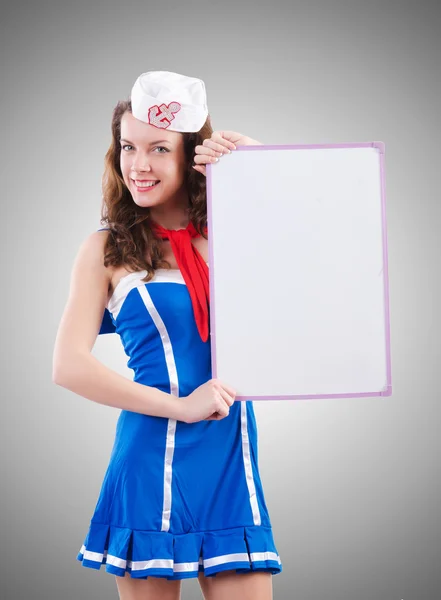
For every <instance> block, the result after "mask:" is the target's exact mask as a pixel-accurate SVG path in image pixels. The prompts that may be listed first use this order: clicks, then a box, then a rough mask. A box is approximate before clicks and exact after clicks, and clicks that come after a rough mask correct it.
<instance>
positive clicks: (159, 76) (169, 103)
mask: <svg viewBox="0 0 441 600" xmlns="http://www.w3.org/2000/svg"><path fill="white" fill-rule="evenodd" d="M130 99H131V103H132V114H133V116H134V117H135V118H136V119H139V120H140V121H144V122H145V123H148V124H149V125H154V126H155V127H158V128H159V129H169V130H170V131H180V132H192V131H199V130H200V129H201V127H202V126H203V125H204V123H205V120H206V118H207V115H208V108H207V95H206V92H205V84H204V82H203V81H202V79H197V78H196V77H187V76H186V75H180V74H179V73H172V72H170V71H148V72H147V73H142V75H140V76H139V77H138V79H137V80H136V81H135V84H134V86H133V88H132V93H131V97H130Z"/></svg>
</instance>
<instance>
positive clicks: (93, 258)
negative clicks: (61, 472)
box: [54, 71, 282, 600]
mask: <svg viewBox="0 0 441 600" xmlns="http://www.w3.org/2000/svg"><path fill="white" fill-rule="evenodd" d="M259 143H260V142H257V141H256V140H252V139H251V138H248V137H246V136H242V135H241V134H239V133H236V132H232V131H227V132H213V130H212V128H211V124H210V118H209V115H208V111H207V108H206V98H205V87H204V84H203V82H202V81H201V80H198V79H195V78H190V77H186V76H184V75H179V74H176V73H170V72H165V71H159V72H158V71H156V72H155V71H154V72H149V73H144V74H142V75H141V76H140V77H139V78H138V79H137V81H136V83H135V85H134V86H133V89H132V94H131V98H130V100H127V101H121V102H118V104H117V105H116V107H115V109H114V112H113V118H112V142H111V145H110V148H109V150H108V152H107V155H106V159H105V173H104V177H103V215H102V217H103V218H102V222H105V223H106V225H107V227H106V228H103V229H102V230H98V231H96V232H94V233H92V234H91V235H89V237H88V238H87V239H86V240H85V241H84V242H83V244H82V245H81V248H80V250H79V252H78V255H77V258H76V261H75V264H74V268H73V271H72V279H71V288H70V294H69V299H68V303H67V306H66V309H65V312H64V314H63V317H62V320H61V323H60V327H59V331H58V334H57V340H56V346H55V352H54V381H55V382H56V383H57V384H59V385H62V386H63V387H66V388H68V389H70V390H72V391H74V392H75V393H77V394H79V395H81V396H83V397H85V398H88V399H90V400H93V401H95V402H98V403H101V404H105V405H107V406H113V407H115V408H119V409H121V413H120V416H119V419H118V423H117V427H116V435H115V442H114V446H113V449H112V453H111V457H110V461H109V465H108V468H107V471H106V473H105V476H104V481H103V483H102V487H101V491H100V494H99V497H98V501H97V504H96V507H95V511H94V513H93V516H92V519H91V521H90V526H89V530H88V532H87V535H86V538H85V540H84V544H83V545H82V547H81V549H80V552H79V554H78V556H77V558H78V560H79V561H81V563H82V565H84V566H85V567H90V568H94V569H99V568H100V567H101V565H102V564H105V570H106V571H107V572H109V573H112V574H113V575H115V578H116V584H117V589H118V592H119V595H120V598H121V599H123V600H138V599H139V600H141V599H142V600H153V599H157V598H158V599H159V598H160V599H161V600H177V599H179V598H180V586H181V583H182V579H184V578H190V577H197V578H198V580H199V583H200V586H201V590H202V593H203V595H204V597H205V599H206V600H224V599H225V600H239V599H240V600H245V599H247V598H249V599H252V600H270V599H271V598H272V575H274V574H277V573H280V572H281V571H282V564H281V560H280V557H279V555H278V552H277V549H276V547H275V544H274V540H273V535H272V527H271V522H270V518H269V515H268V510H267V507H266V504H265V498H264V494H263V490H262V483H261V479H260V476H259V468H258V454H257V450H258V448H257V429H256V421H255V416H254V411H253V403H252V401H242V402H235V401H234V399H235V395H236V392H235V390H234V389H233V388H232V387H231V386H229V385H227V384H225V383H223V382H221V381H220V380H217V379H213V378H212V374H211V355H210V339H209V329H208V328H209V310H208V309H209V288H208V239H207V231H206V225H207V208H206V179H205V175H206V167H205V165H206V164H208V163H213V162H216V161H217V160H219V158H220V157H222V156H223V155H224V154H226V153H228V152H231V151H233V152H234V150H235V148H236V146H235V144H237V145H247V144H259ZM224 160H227V159H224ZM111 331H115V332H116V333H118V334H119V335H120V337H121V341H122V343H123V346H124V350H125V352H126V354H127V356H128V357H129V361H128V363H127V364H128V366H129V367H130V368H132V369H133V370H134V373H135V375H134V378H133V381H132V380H130V379H128V378H126V377H124V376H121V375H119V374H117V373H116V372H114V371H112V370H111V369H108V368H107V367H105V366H104V365H103V364H102V363H100V362H99V361H98V360H97V359H95V358H94V357H93V355H92V353H91V350H92V348H93V346H94V343H95V340H96V337H97V334H99V333H108V332H111Z"/></svg>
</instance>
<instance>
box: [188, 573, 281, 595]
mask: <svg viewBox="0 0 441 600" xmlns="http://www.w3.org/2000/svg"><path fill="white" fill-rule="evenodd" d="M198 580H199V585H200V586H201V590H202V593H203V595H204V598H205V600H273V580H272V574H271V573H269V572H265V571H255V572H252V571H251V572H249V573H236V571H235V570H232V571H222V572H221V573H218V574H217V575H216V577H205V576H204V575H203V573H199V575H198Z"/></svg>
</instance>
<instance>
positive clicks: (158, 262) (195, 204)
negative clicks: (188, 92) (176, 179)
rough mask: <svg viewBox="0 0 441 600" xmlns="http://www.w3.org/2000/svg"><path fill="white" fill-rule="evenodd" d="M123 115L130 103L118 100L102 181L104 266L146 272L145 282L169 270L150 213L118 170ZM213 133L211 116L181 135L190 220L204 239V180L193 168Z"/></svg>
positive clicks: (205, 217) (130, 110) (205, 219)
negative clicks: (198, 150)
mask: <svg viewBox="0 0 441 600" xmlns="http://www.w3.org/2000/svg"><path fill="white" fill-rule="evenodd" d="M126 111H129V112H130V113H131V112H132V105H131V102H130V100H120V101H119V102H118V104H117V105H116V106H115V108H114V110H113V115H112V125H111V129H112V141H111V144H110V147H109V149H108V150H107V152H106V156H105V159H104V174H103V177H102V191H103V196H102V206H101V220H100V221H101V223H102V225H103V226H105V227H108V228H109V229H110V231H109V235H108V237H107V241H106V244H105V248H104V266H105V267H108V266H115V267H117V266H121V265H123V266H124V267H126V268H127V270H131V271H142V270H146V271H147V275H146V277H144V279H143V281H145V282H147V281H150V280H151V279H152V277H153V276H154V271H155V270H156V269H159V268H171V265H170V263H169V262H168V261H166V260H164V258H163V255H162V251H161V246H160V243H161V242H160V240H158V238H156V237H155V236H154V234H153V232H152V230H151V227H150V224H149V215H150V209H149V208H148V207H144V206H138V205H137V204H136V203H135V202H134V200H133V198H132V195H131V193H130V191H129V189H128V188H127V186H126V184H125V182H124V179H123V176H122V173H121V167H120V152H121V149H120V139H121V119H122V116H123V115H124V113H125V112H126ZM212 133H213V129H212V126H211V121H210V115H208V117H207V119H206V121H205V123H204V125H203V127H202V128H201V129H200V130H199V131H198V132H195V133H181V135H182V136H183V138H184V153H185V158H186V166H185V168H186V187H187V192H188V196H189V217H190V221H191V222H192V223H193V225H194V227H195V228H196V230H197V231H198V232H199V233H200V234H201V235H202V236H203V237H204V238H205V239H208V238H207V236H206V235H205V232H204V228H205V227H206V226H207V195H206V178H205V176H204V175H203V174H202V173H199V172H198V171H195V169H193V168H192V166H193V164H194V161H193V159H194V154H195V147H196V146H197V145H202V142H203V141H204V139H206V138H210V137H211V134H212Z"/></svg>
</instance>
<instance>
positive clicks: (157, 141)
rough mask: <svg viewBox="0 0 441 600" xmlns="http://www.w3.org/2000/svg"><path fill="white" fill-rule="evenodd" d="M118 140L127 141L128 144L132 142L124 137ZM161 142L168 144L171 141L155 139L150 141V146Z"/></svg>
mask: <svg viewBox="0 0 441 600" xmlns="http://www.w3.org/2000/svg"><path fill="white" fill-rule="evenodd" d="M120 141H121V142H127V143H128V144H133V142H131V141H130V140H126V139H124V138H121V139H120ZM163 142H167V143H168V144H170V143H171V142H169V141H168V140H156V141H155V142H150V146H154V145H155V144H162V143H163Z"/></svg>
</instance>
